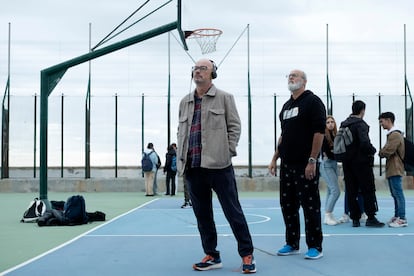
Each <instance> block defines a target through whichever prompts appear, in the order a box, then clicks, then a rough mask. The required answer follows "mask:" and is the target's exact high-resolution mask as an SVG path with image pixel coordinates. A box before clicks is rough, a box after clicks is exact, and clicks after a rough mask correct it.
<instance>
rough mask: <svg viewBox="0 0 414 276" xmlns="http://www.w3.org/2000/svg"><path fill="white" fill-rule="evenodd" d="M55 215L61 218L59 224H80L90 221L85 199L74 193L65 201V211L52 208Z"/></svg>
mask: <svg viewBox="0 0 414 276" xmlns="http://www.w3.org/2000/svg"><path fill="white" fill-rule="evenodd" d="M52 213H53V216H54V217H56V218H57V219H58V220H59V225H80V224H86V223H88V215H87V213H86V207H85V199H84V198H83V196H81V195H74V196H71V197H69V198H68V200H67V201H66V202H65V205H64V208H63V211H61V210H56V209H52Z"/></svg>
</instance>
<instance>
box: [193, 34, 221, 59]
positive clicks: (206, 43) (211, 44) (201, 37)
mask: <svg viewBox="0 0 414 276" xmlns="http://www.w3.org/2000/svg"><path fill="white" fill-rule="evenodd" d="M222 33H223V31H222V30H219V29H213V28H202V29H196V30H194V31H186V32H185V38H194V39H195V40H196V41H197V43H198V45H199V46H200V48H201V53H202V54H203V55H204V54H208V53H212V52H214V51H216V43H217V40H218V39H219V37H220V36H221V34H222Z"/></svg>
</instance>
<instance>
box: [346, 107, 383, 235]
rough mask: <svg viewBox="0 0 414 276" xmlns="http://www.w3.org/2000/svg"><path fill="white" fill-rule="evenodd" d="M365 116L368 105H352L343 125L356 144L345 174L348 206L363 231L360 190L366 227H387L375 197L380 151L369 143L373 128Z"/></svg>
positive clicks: (349, 151)
mask: <svg viewBox="0 0 414 276" xmlns="http://www.w3.org/2000/svg"><path fill="white" fill-rule="evenodd" d="M364 115H365V103H364V102H363V101H355V102H354V103H353V104H352V114H351V115H350V116H349V117H348V118H347V119H346V120H345V121H343V122H342V123H341V127H348V128H349V129H350V130H351V132H352V137H353V142H352V143H351V144H350V145H349V146H348V147H347V150H346V157H345V160H344V161H343V162H342V166H343V170H344V179H345V183H346V185H345V188H346V192H347V193H348V203H349V208H350V216H351V219H352V222H353V223H352V226H353V227H359V226H360V222H359V219H360V218H361V210H360V208H359V205H358V201H357V197H358V191H359V190H360V191H361V193H362V196H363V198H364V209H365V213H366V214H367V216H368V219H367V221H366V223H365V226H368V227H383V226H384V223H382V222H380V221H378V220H377V218H376V217H375V215H376V212H377V211H378V203H377V198H376V195H375V177H374V172H373V169H372V167H373V165H374V154H375V152H376V151H377V150H376V149H375V147H374V146H373V145H372V144H371V140H370V139H369V135H368V133H369V126H368V124H367V123H366V122H365V121H364V120H363V119H362V118H363V117H364Z"/></svg>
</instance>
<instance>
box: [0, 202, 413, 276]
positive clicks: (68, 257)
mask: <svg viewBox="0 0 414 276" xmlns="http://www.w3.org/2000/svg"><path fill="white" fill-rule="evenodd" d="M406 200H407V202H406V205H407V217H408V219H409V223H410V217H413V214H414V198H413V197H407V198H406ZM240 201H241V203H242V206H243V210H244V212H245V215H246V219H247V221H248V222H249V227H250V231H251V234H252V237H253V242H254V245H255V252H254V255H255V259H256V262H257V274H258V275H364V276H368V275H413V273H414V231H413V229H414V225H413V224H411V225H409V226H408V227H405V228H397V229H396V228H390V227H387V226H385V227H384V228H380V229H375V228H374V229H373V228H367V227H365V226H364V225H365V224H364V223H362V224H361V227H359V228H353V227H351V223H344V224H340V225H337V226H326V225H324V226H323V232H324V242H323V253H324V257H323V258H321V259H319V260H305V259H304V253H305V252H306V250H307V248H306V244H305V238H304V235H303V234H304V230H303V227H302V238H301V254H299V255H294V256H283V257H281V256H276V250H277V249H279V248H280V247H281V246H283V245H284V243H285V242H284V223H283V219H282V215H281V211H280V206H279V202H278V198H277V197H274V198H273V197H272V198H271V197H269V198H241V199H240ZM181 203H182V199H181V198H167V197H161V198H156V199H154V200H153V201H150V202H148V203H146V204H144V205H142V206H139V207H137V208H136V209H133V210H131V211H130V212H128V213H126V214H123V215H122V216H119V217H117V218H115V219H113V220H111V221H108V222H107V223H104V224H102V225H100V226H98V227H96V228H94V229H92V230H91V231H89V232H87V233H85V234H83V235H81V236H79V237H77V238H75V239H73V240H71V241H69V242H67V243H65V244H63V245H61V246H59V247H58V248H55V249H53V250H51V251H49V252H46V253H44V254H42V255H41V256H38V257H36V258H34V259H32V260H29V261H28V262H25V263H23V264H21V265H19V266H16V267H14V268H12V269H10V270H8V271H6V272H5V275H145V276H146V275H180V276H182V275H200V274H203V275H204V274H205V275H207V274H208V275H237V274H240V273H241V258H240V257H239V256H238V253H237V244H236V241H235V239H234V237H233V235H232V232H231V229H230V227H229V225H228V224H227V221H226V219H225V218H224V215H223V213H222V210H221V207H220V205H219V204H218V202H217V200H216V199H214V207H215V209H214V210H215V219H216V224H217V225H216V226H217V230H218V233H219V239H218V250H220V252H221V258H222V262H223V268H221V269H217V270H212V271H206V272H199V271H194V270H193V269H192V264H193V263H194V262H198V261H200V260H201V259H202V257H204V253H203V251H202V248H201V242H200V238H199V234H198V230H197V226H196V220H195V217H194V214H193V211H192V209H180V205H181ZM322 206H323V205H322ZM379 206H380V212H379V213H378V218H379V219H380V220H381V221H384V222H386V221H388V219H389V218H390V217H391V216H392V214H393V202H392V199H391V197H390V196H388V197H386V196H384V197H383V198H380V199H379ZM322 209H323V208H322ZM342 210H343V201H341V200H340V201H338V203H337V206H336V210H335V215H336V216H337V217H339V216H340V215H342V213H341V211H342ZM411 221H412V222H413V223H414V219H412V220H411ZM302 226H303V222H302Z"/></svg>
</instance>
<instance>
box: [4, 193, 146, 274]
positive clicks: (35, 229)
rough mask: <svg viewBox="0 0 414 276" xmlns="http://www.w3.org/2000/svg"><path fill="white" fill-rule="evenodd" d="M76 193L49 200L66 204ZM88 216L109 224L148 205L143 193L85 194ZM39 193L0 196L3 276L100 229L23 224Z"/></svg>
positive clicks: (55, 195)
mask: <svg viewBox="0 0 414 276" xmlns="http://www.w3.org/2000/svg"><path fill="white" fill-rule="evenodd" d="M71 195H74V194H73V193H53V192H51V193H49V194H48V198H49V200H63V201H66V199H67V198H68V197H69V196H71ZM82 195H83V196H84V198H85V201H86V210H87V211H88V212H94V211H102V212H104V213H105V214H106V220H107V221H108V220H111V219H112V218H114V217H116V216H118V215H121V214H123V213H125V212H127V211H129V210H131V209H133V208H135V207H137V206H139V205H141V204H143V203H145V202H146V201H149V200H150V199H149V198H146V197H145V196H144V195H143V194H141V193H82ZM38 196H39V194H38V193H0V210H2V211H1V224H0V233H1V235H0V273H1V271H4V270H6V269H8V268H10V267H13V266H15V265H18V264H20V263H22V262H24V261H26V260H29V259H31V258H33V257H35V256H37V255H39V254H41V253H43V252H46V251H47V250H50V249H52V248H54V247H56V246H59V245H61V244H62V243H64V242H67V241H69V240H71V239H73V238H75V237H77V236H79V235H80V234H82V233H84V232H86V231H88V230H90V229H92V228H94V227H96V226H98V225H99V224H101V223H102V222H93V223H90V224H85V225H79V226H61V227H39V226H37V224H36V223H21V222H20V219H21V217H22V215H23V213H24V211H25V210H26V208H27V206H28V204H29V203H30V201H31V200H33V198H35V197H38Z"/></svg>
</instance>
